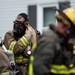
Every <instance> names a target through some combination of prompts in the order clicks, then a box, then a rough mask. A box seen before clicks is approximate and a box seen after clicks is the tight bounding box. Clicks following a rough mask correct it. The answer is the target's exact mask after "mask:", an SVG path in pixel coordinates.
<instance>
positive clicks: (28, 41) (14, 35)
mask: <svg viewBox="0 0 75 75" xmlns="http://www.w3.org/2000/svg"><path fill="white" fill-rule="evenodd" d="M4 45H5V46H6V48H7V49H8V50H12V51H13V52H14V58H15V63H16V66H17V67H18V69H19V70H20V72H19V73H18V74H17V75H28V64H29V60H30V55H31V52H32V51H31V50H34V49H35V48H36V32H35V30H34V29H33V28H32V26H31V24H30V23H29V19H28V16H27V14H25V13H20V14H19V15H18V16H17V17H16V20H15V21H14V25H13V30H12V31H9V32H7V33H6V34H5V37H4Z"/></svg>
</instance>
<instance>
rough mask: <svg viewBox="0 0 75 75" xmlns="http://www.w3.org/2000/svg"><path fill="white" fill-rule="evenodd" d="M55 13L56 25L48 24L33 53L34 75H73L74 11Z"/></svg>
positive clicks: (66, 10) (74, 70)
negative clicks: (46, 31)
mask: <svg viewBox="0 0 75 75" xmlns="http://www.w3.org/2000/svg"><path fill="white" fill-rule="evenodd" d="M57 12H58V13H57V14H56V19H57V25H53V24H50V27H49V28H50V30H49V31H50V32H48V33H47V34H45V33H44V35H43V36H42V37H41V38H40V39H39V42H38V47H37V49H36V50H35V52H34V57H35V59H34V74H35V75H71V74H72V75H75V9H74V8H67V9H65V10H63V11H60V10H57ZM38 66H39V67H38Z"/></svg>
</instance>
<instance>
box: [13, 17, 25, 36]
mask: <svg viewBox="0 0 75 75" xmlns="http://www.w3.org/2000/svg"><path fill="white" fill-rule="evenodd" d="M24 22H25V19H24V18H23V17H22V16H17V17H16V20H15V21H14V27H13V31H14V35H16V36H17V37H22V36H23V35H24V33H25V25H24Z"/></svg>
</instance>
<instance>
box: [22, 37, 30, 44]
mask: <svg viewBox="0 0 75 75" xmlns="http://www.w3.org/2000/svg"><path fill="white" fill-rule="evenodd" d="M22 38H23V40H24V41H25V42H26V43H27V44H29V42H28V40H27V39H26V37H25V36H23V37H22Z"/></svg>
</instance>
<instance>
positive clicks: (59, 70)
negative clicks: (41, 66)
mask: <svg viewBox="0 0 75 75" xmlns="http://www.w3.org/2000/svg"><path fill="white" fill-rule="evenodd" d="M50 72H52V73H55V74H70V73H75V68H71V69H68V68H67V67H66V66H65V65H52V66H51V69H50Z"/></svg>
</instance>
